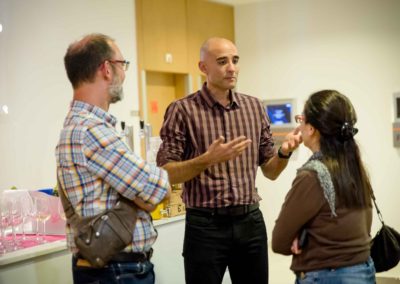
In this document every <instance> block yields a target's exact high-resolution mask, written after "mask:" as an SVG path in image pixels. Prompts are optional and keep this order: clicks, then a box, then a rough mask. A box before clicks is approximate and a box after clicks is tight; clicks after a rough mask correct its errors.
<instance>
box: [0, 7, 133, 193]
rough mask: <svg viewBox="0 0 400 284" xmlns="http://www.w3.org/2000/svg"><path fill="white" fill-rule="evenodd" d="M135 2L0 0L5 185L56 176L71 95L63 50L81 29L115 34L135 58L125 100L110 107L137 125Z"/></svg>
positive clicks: (1, 181) (49, 182)
mask: <svg viewBox="0 0 400 284" xmlns="http://www.w3.org/2000/svg"><path fill="white" fill-rule="evenodd" d="M100 3H101V5H100ZM133 6H134V5H133V0H118V1H113V0H104V1H96V0H85V1H80V0H71V1H51V0H35V1H22V0H1V1H0V23H1V24H2V25H3V32H2V33H0V63H1V67H0V105H2V104H8V105H9V108H10V114H9V115H8V116H0V189H3V188H9V187H11V186H13V185H15V186H17V187H18V188H28V189H36V188H41V187H52V186H54V184H55V183H56V180H55V175H54V173H55V157H54V147H55V145H56V143H57V140H58V133H59V131H60V129H61V127H62V123H63V119H64V117H65V114H66V112H67V108H68V105H69V102H70V101H71V98H72V88H71V87H70V84H69V82H68V79H67V76H66V74H65V71H64V65H63V56H64V54H65V51H66V49H67V46H68V45H69V43H71V42H72V41H74V40H77V39H79V38H80V37H81V36H82V35H85V34H87V33H91V32H100V33H105V34H108V35H110V36H111V37H113V38H114V39H116V41H117V43H118V44H119V46H120V49H121V51H122V53H123V54H124V56H125V57H126V59H128V60H130V61H131V63H132V64H131V66H130V67H131V68H130V70H129V71H128V72H127V76H126V81H125V88H124V90H125V100H124V101H123V103H119V104H117V105H115V106H112V107H111V109H110V111H111V112H112V113H113V114H115V115H116V116H117V117H118V118H119V119H121V120H126V121H127V123H129V124H133V123H135V126H138V123H137V121H135V118H133V117H131V116H130V111H131V110H137V109H138V99H137V89H136V86H137V82H136V80H137V73H136V63H135V62H136V39H135V37H136V35H135V21H134V16H133V15H134V7H133ZM136 144H138V143H136Z"/></svg>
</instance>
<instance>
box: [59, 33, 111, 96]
mask: <svg viewBox="0 0 400 284" xmlns="http://www.w3.org/2000/svg"><path fill="white" fill-rule="evenodd" d="M113 41H114V40H113V39H112V38H110V37H108V36H106V35H103V34H90V35H87V36H85V37H84V38H83V39H82V40H80V41H78V42H74V43H72V44H71V45H70V46H69V47H68V49H67V53H66V54H65V56H64V65H65V69H66V71H67V75H68V79H69V80H70V82H71V84H72V86H73V87H74V89H75V88H77V87H79V85H80V84H81V83H83V82H93V80H94V77H95V75H96V71H97V69H98V68H99V66H100V65H101V64H102V63H103V62H104V61H105V60H107V59H111V58H113V56H114V50H113V49H112V47H111V45H110V43H111V42H113Z"/></svg>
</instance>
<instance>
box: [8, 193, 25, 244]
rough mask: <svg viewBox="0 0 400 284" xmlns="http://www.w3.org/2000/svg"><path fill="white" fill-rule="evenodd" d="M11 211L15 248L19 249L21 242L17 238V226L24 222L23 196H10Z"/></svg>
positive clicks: (9, 205)
mask: <svg viewBox="0 0 400 284" xmlns="http://www.w3.org/2000/svg"><path fill="white" fill-rule="evenodd" d="M8 207H9V212H10V221H11V230H12V239H13V250H17V249H19V248H20V242H19V241H18V239H17V232H16V230H17V227H18V226H20V225H21V224H22V213H21V212H22V204H21V198H20V197H19V196H17V195H16V196H13V197H11V198H10V200H9V202H8Z"/></svg>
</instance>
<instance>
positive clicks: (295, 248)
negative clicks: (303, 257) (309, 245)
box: [290, 237, 302, 254]
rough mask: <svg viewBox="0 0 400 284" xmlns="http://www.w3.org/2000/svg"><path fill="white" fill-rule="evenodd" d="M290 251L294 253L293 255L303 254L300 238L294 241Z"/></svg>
mask: <svg viewBox="0 0 400 284" xmlns="http://www.w3.org/2000/svg"><path fill="white" fill-rule="evenodd" d="M290 250H291V251H292V253H293V254H301V252H302V250H301V249H300V248H299V238H298V237H296V238H295V239H294V240H293V243H292V246H291V247H290Z"/></svg>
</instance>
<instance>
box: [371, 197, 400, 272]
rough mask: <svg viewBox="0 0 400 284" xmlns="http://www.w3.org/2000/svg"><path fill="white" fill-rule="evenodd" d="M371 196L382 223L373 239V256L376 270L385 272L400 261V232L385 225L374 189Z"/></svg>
mask: <svg viewBox="0 0 400 284" xmlns="http://www.w3.org/2000/svg"><path fill="white" fill-rule="evenodd" d="M371 197H372V200H373V202H374V205H375V209H376V213H377V214H378V217H379V220H380V221H381V223H382V227H381V229H380V230H379V231H378V232H377V233H376V235H375V237H374V238H373V239H372V241H371V257H372V259H373V260H374V264H375V270H376V272H383V271H387V270H389V269H392V268H393V267H395V266H396V265H397V264H398V263H399V261H400V234H399V233H398V232H397V231H396V230H395V229H393V228H391V227H389V226H387V225H385V222H384V221H383V218H382V214H381V211H380V210H379V208H378V205H376V200H375V196H374V194H373V192H372V191H371Z"/></svg>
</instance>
